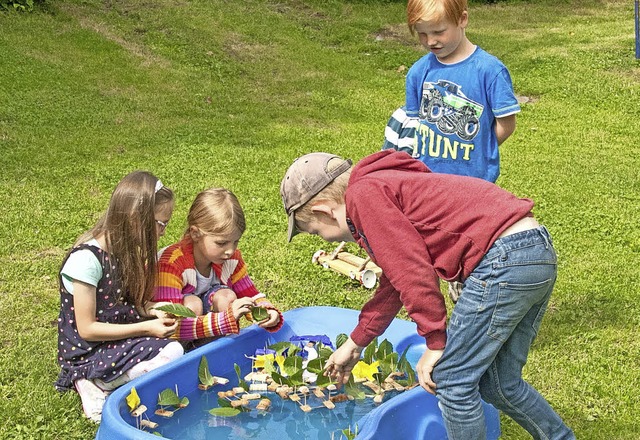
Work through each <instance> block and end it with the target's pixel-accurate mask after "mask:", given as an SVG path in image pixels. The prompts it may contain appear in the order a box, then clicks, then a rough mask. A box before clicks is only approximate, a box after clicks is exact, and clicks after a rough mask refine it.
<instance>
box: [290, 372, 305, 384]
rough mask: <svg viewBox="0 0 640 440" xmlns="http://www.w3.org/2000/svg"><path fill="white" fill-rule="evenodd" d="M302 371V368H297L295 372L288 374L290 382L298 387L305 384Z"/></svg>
mask: <svg viewBox="0 0 640 440" xmlns="http://www.w3.org/2000/svg"><path fill="white" fill-rule="evenodd" d="M303 372H304V371H303V370H298V371H296V372H295V374H292V375H290V376H289V381H290V382H291V384H292V385H293V386H294V387H299V386H301V385H304V384H305V381H304V380H302V373H303Z"/></svg>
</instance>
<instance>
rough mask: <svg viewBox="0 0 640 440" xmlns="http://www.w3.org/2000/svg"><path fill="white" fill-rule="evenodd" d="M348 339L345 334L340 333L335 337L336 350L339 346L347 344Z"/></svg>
mask: <svg viewBox="0 0 640 440" xmlns="http://www.w3.org/2000/svg"><path fill="white" fill-rule="evenodd" d="M348 339H349V336H347V335H346V334H345V333H340V334H339V335H338V336H336V348H340V346H341V345H342V344H344V343H345V342H347V340H348Z"/></svg>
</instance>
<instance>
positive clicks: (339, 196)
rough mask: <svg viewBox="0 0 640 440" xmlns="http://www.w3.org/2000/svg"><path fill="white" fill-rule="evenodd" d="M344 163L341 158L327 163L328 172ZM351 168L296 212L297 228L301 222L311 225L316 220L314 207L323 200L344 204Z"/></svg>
mask: <svg viewBox="0 0 640 440" xmlns="http://www.w3.org/2000/svg"><path fill="white" fill-rule="evenodd" d="M342 162H343V160H342V159H340V158H337V157H335V158H333V159H331V160H330V161H329V163H327V169H328V171H332V170H334V169H335V168H337V167H338V166H340V164H341V163H342ZM352 169H353V167H351V168H350V169H349V170H348V171H345V172H344V173H342V174H340V175H339V176H338V177H336V178H335V179H334V180H333V182H331V183H330V184H329V185H327V186H325V187H324V189H323V190H322V191H320V192H319V193H318V194H316V195H315V196H314V197H313V198H311V199H310V200H309V201H308V202H307V203H305V204H304V205H302V206H301V207H300V208H298V209H296V211H295V219H296V228H297V229H300V227H299V225H300V223H299V222H303V223H309V222H310V221H311V220H313V219H314V218H315V214H314V212H313V211H312V208H313V205H314V204H316V203H317V202H319V201H321V200H328V201H331V202H335V203H344V193H345V192H346V191H347V185H348V184H349V177H351V170H352Z"/></svg>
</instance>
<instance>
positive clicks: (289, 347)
mask: <svg viewBox="0 0 640 440" xmlns="http://www.w3.org/2000/svg"><path fill="white" fill-rule="evenodd" d="M269 348H270V349H271V350H275V351H276V354H280V355H284V354H285V352H286V353H287V355H288V356H293V355H294V354H296V353H297V352H299V351H300V347H298V346H297V345H296V344H293V343H291V342H288V341H283V342H276V343H275V344H271V345H270V346H269Z"/></svg>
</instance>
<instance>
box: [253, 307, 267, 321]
mask: <svg viewBox="0 0 640 440" xmlns="http://www.w3.org/2000/svg"><path fill="white" fill-rule="evenodd" d="M251 316H252V317H253V322H261V321H264V320H265V319H269V312H267V309H265V308H264V307H251Z"/></svg>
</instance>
